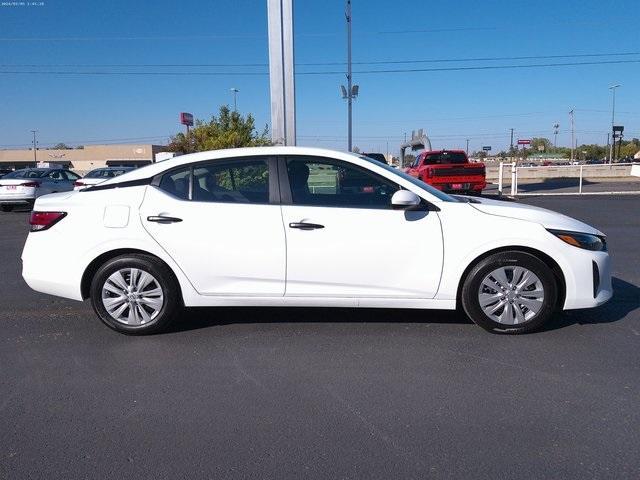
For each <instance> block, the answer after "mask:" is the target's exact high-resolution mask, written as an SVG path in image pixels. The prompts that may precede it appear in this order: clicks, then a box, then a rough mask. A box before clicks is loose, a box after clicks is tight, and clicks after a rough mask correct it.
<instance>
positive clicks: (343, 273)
mask: <svg viewBox="0 0 640 480" xmlns="http://www.w3.org/2000/svg"><path fill="white" fill-rule="evenodd" d="M30 223H31V233H30V234H29V236H28V239H27V242H26V244H25V247H24V251H23V254H22V260H23V276H24V279H25V280H26V282H27V283H28V284H29V286H30V287H31V288H33V289H34V290H37V291H40V292H44V293H49V294H52V295H58V296H61V297H66V298H71V299H75V300H83V299H86V298H89V297H90V298H91V302H92V304H93V307H94V309H95V311H96V313H97V315H98V316H99V317H100V319H101V320H102V321H103V322H104V323H105V324H106V325H107V326H109V327H111V328H113V329H115V330H117V331H119V332H123V333H128V334H141V333H151V332H157V331H159V330H161V329H163V328H165V327H166V326H167V325H168V324H169V323H170V322H171V321H174V320H177V319H179V318H180V315H179V313H180V310H181V308H182V307H183V306H187V307H189V306H318V307H383V308H421V309H450V310H453V309H455V308H456V307H457V306H458V305H460V306H462V308H463V309H464V311H465V312H466V313H467V315H468V316H469V317H470V318H471V319H472V320H473V321H474V322H475V323H477V324H478V325H480V326H481V327H483V328H485V329H487V330H493V331H504V332H512V333H522V332H527V331H531V330H534V329H536V328H539V327H540V326H541V325H543V324H544V323H545V322H547V321H548V320H550V319H551V318H552V317H553V313H554V311H556V310H563V309H564V310H569V309H577V308H588V307H595V306H597V305H600V304H602V303H604V302H606V301H607V300H608V299H609V298H611V295H612V289H611V275H610V261H609V254H608V253H607V246H606V240H605V236H604V235H603V234H602V233H601V232H599V231H598V230H596V229H595V228H593V227H590V226H589V225H586V224H584V223H582V222H579V221H577V220H574V219H572V218H569V217H566V216H564V215H560V214H558V213H554V212H551V211H548V210H544V209H541V208H535V207H530V206H526V205H522V204H518V203H514V202H502V201H497V200H488V199H475V198H473V199H471V198H459V197H458V198H456V197H451V196H449V195H446V194H444V193H442V192H440V191H438V190H435V189H433V188H431V187H430V186H428V185H426V184H425V183H423V182H421V181H419V180H417V179H415V178H413V177H411V176H408V175H406V174H404V173H403V172H401V171H399V170H397V169H394V168H392V167H390V166H388V165H385V164H382V163H380V162H377V161H375V160H372V159H369V158H367V157H363V156H359V155H354V154H350V153H339V152H334V151H330V150H319V149H312V148H298V147H262V148H247V149H234V150H218V151H211V152H201V153H195V154H192V155H185V156H181V157H176V158H173V159H170V160H167V161H164V162H162V163H157V164H152V165H149V166H147V167H144V168H141V169H137V170H135V171H132V172H129V173H126V174H124V175H121V176H119V177H117V178H113V179H111V180H107V181H106V182H103V183H101V184H99V185H96V186H93V187H90V188H87V189H85V190H82V191H79V192H69V193H58V194H53V195H46V196H44V197H40V198H38V199H37V201H36V204H35V208H34V212H33V213H32V216H31V220H30ZM68 248H73V250H74V255H72V256H69V255H51V252H52V251H56V252H61V251H66V250H67V249H68Z"/></svg>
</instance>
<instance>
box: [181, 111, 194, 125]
mask: <svg viewBox="0 0 640 480" xmlns="http://www.w3.org/2000/svg"><path fill="white" fill-rule="evenodd" d="M180 123H181V124H182V125H187V126H189V127H193V115H192V114H190V113H187V112H181V113H180Z"/></svg>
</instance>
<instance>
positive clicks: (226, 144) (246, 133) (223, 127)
mask: <svg viewBox="0 0 640 480" xmlns="http://www.w3.org/2000/svg"><path fill="white" fill-rule="evenodd" d="M265 145H271V140H270V139H269V129H268V127H266V126H265V127H264V130H263V131H262V132H261V133H258V132H257V130H256V127H255V120H254V119H253V116H252V115H251V114H248V115H247V116H246V117H243V116H242V115H241V114H240V113H238V112H232V111H231V110H230V109H229V107H227V106H226V105H223V106H221V107H220V111H219V113H218V116H217V117H216V116H212V117H211V120H209V121H208V122H205V121H204V120H196V125H195V127H194V128H192V129H191V131H190V132H189V134H188V135H186V134H184V133H178V134H176V135H175V136H173V137H171V140H170V142H169V145H168V147H167V149H168V150H169V151H172V152H182V153H192V152H202V151H205V150H218V149H221V148H239V147H260V146H265Z"/></svg>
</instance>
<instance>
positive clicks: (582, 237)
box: [547, 229, 607, 252]
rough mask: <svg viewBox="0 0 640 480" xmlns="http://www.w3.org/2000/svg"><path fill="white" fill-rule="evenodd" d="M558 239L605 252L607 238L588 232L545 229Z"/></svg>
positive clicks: (576, 245) (579, 246) (575, 245)
mask: <svg viewBox="0 0 640 480" xmlns="http://www.w3.org/2000/svg"><path fill="white" fill-rule="evenodd" d="M547 230H548V231H549V232H550V233H552V234H554V235H555V236H556V237H558V238H559V239H560V240H562V241H563V242H565V243H568V244H569V245H573V246H574V247H578V248H584V249H585V250H592V251H594V252H606V251H607V240H606V238H605V237H604V236H602V237H601V236H599V235H591V234H590V233H578V232H566V231H564V230H551V229H547Z"/></svg>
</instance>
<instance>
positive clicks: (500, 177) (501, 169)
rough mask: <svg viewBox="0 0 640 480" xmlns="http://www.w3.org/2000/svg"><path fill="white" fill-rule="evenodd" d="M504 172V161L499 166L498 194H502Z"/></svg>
mask: <svg viewBox="0 0 640 480" xmlns="http://www.w3.org/2000/svg"><path fill="white" fill-rule="evenodd" d="M503 174H504V162H500V167H499V168H498V195H500V196H502V175H503Z"/></svg>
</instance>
